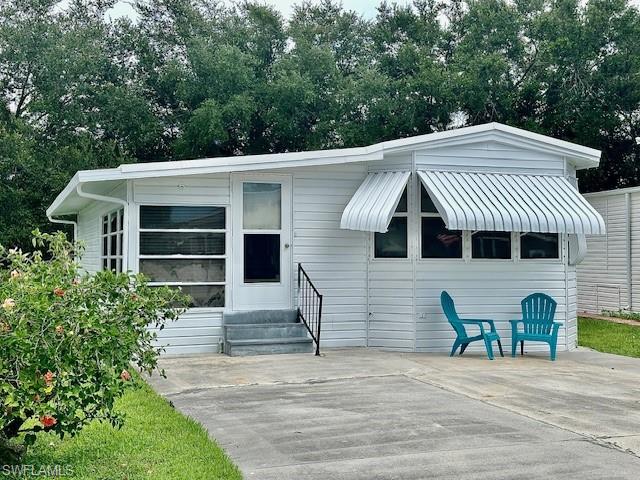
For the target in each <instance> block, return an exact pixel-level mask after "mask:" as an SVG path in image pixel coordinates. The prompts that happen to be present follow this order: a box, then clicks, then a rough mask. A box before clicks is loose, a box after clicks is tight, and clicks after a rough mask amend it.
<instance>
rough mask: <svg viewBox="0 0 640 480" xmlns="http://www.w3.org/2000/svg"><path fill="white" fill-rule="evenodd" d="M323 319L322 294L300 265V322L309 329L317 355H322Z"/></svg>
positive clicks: (299, 264)
mask: <svg viewBox="0 0 640 480" xmlns="http://www.w3.org/2000/svg"><path fill="white" fill-rule="evenodd" d="M321 319H322V294H321V293H320V292H319V291H318V289H317V288H316V287H315V285H314V284H313V282H312V281H311V279H310V278H309V275H307V272H305V271H304V268H302V264H301V263H298V320H299V321H301V322H302V323H303V324H304V326H305V327H307V330H308V331H309V334H310V335H311V338H312V339H313V342H314V343H315V344H316V355H320V326H321Z"/></svg>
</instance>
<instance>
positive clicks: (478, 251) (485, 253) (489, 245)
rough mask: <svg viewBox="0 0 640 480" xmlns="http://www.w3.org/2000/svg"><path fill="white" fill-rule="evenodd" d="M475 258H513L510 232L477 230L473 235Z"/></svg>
mask: <svg viewBox="0 0 640 480" xmlns="http://www.w3.org/2000/svg"><path fill="white" fill-rule="evenodd" d="M471 256H472V257H473V258H493V259H509V258H511V233H510V232H477V233H474V234H473V235H472V236H471Z"/></svg>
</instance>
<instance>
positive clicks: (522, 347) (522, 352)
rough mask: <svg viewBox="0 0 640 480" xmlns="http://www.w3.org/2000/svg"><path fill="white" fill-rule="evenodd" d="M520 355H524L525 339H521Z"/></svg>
mask: <svg viewBox="0 0 640 480" xmlns="http://www.w3.org/2000/svg"><path fill="white" fill-rule="evenodd" d="M520 355H524V340H520Z"/></svg>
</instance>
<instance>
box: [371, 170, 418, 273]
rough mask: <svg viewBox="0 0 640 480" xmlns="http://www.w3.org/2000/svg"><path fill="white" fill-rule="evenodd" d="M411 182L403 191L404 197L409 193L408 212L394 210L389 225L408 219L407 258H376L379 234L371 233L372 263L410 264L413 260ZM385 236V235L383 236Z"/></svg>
mask: <svg viewBox="0 0 640 480" xmlns="http://www.w3.org/2000/svg"><path fill="white" fill-rule="evenodd" d="M411 183H412V182H411V181H408V182H407V184H406V185H405V187H404V188H405V189H404V190H403V191H402V195H404V192H405V191H406V192H407V211H406V212H398V211H396V210H397V208H398V207H397V206H396V210H394V212H393V215H392V216H391V220H389V224H391V221H392V220H393V219H394V218H395V217H403V218H406V219H407V256H406V257H377V256H376V233H379V232H371V235H370V237H369V238H370V239H371V242H370V243H371V248H370V261H373V262H410V261H411V258H412V252H411V231H412V230H411V223H412V222H411V218H412V215H410V213H411V212H412V208H411V206H412V202H411V197H412V195H411ZM402 195H400V198H402ZM398 203H400V201H398ZM382 235H384V234H382Z"/></svg>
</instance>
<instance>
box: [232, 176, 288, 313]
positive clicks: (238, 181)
mask: <svg viewBox="0 0 640 480" xmlns="http://www.w3.org/2000/svg"><path fill="white" fill-rule="evenodd" d="M251 181H254V182H264V183H269V182H273V183H280V184H281V185H282V186H283V188H282V189H281V192H282V197H281V201H282V207H281V215H282V217H281V222H282V225H281V229H282V232H281V237H280V238H281V250H280V252H281V266H280V269H281V271H280V276H281V284H283V288H284V289H285V296H284V299H285V304H283V305H281V306H278V307H272V306H266V307H264V309H289V308H293V280H294V278H293V277H294V275H293V175H291V174H286V173H256V172H242V173H232V174H231V178H230V197H231V202H230V203H231V208H230V213H231V221H230V229H231V250H230V252H231V255H230V256H231V258H230V264H231V272H230V273H231V275H230V277H231V285H230V286H231V295H230V296H231V310H234V311H247V310H255V309H257V308H254V307H251V306H247V305H246V304H243V302H242V300H241V298H240V295H241V293H240V292H238V288H237V286H238V285H239V284H240V282H241V280H242V278H243V272H242V271H240V270H241V266H242V265H243V264H242V262H240V261H238V260H237V259H238V258H239V257H238V255H244V245H243V241H242V240H243V238H242V231H243V229H242V227H240V228H238V226H239V225H241V223H240V222H241V221H242V215H243V208H242V202H241V201H240V202H238V201H237V200H236V199H237V198H238V197H239V196H241V195H242V190H241V189H242V183H243V182H251ZM287 202H288V212H287V211H286V209H287V208H286V206H285V204H286V203H287ZM285 217H286V218H285ZM287 223H288V227H289V228H288V232H286V231H285V228H286V224H287ZM283 243H288V244H289V248H287V249H286V250H287V251H288V253H287V254H286V255H283V252H284V251H285V250H284V249H283V245H282V244H283ZM265 285H268V284H265ZM256 286H257V285H256ZM260 309H262V308H260Z"/></svg>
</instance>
